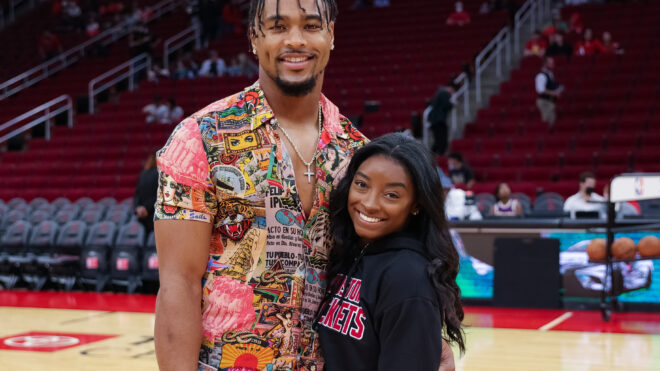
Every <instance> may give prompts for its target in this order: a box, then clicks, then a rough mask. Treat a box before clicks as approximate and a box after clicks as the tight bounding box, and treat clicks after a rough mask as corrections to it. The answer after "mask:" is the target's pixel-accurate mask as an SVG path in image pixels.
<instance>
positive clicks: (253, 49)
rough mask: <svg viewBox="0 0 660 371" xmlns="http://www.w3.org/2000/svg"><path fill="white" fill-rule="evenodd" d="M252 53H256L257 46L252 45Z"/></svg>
mask: <svg viewBox="0 0 660 371" xmlns="http://www.w3.org/2000/svg"><path fill="white" fill-rule="evenodd" d="M252 54H254V55H257V48H255V47H254V46H253V47H252Z"/></svg>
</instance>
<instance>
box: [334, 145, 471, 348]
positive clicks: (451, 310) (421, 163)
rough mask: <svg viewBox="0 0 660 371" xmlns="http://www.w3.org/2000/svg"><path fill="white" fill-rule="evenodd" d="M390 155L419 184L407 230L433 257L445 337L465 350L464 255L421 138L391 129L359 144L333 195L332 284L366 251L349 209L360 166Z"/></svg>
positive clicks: (431, 266) (432, 276) (430, 270)
mask: <svg viewBox="0 0 660 371" xmlns="http://www.w3.org/2000/svg"><path fill="white" fill-rule="evenodd" d="M375 155H384V156H387V157H389V158H391V159H393V160H394V161H396V162H398V163H399V164H401V166H403V167H404V168H405V169H406V170H407V171H408V173H409V175H410V178H411V179H412V181H413V184H414V187H415V197H416V202H417V204H418V205H419V213H418V214H417V215H414V216H413V215H411V216H410V217H409V218H411V219H409V220H408V223H406V226H405V227H404V229H405V231H406V232H409V233H412V234H413V235H415V236H419V238H420V241H421V242H422V244H423V245H424V247H425V249H426V254H427V255H428V256H429V258H430V259H431V262H430V263H429V266H428V273H429V277H430V279H431V282H432V283H433V286H434V287H435V289H436V294H437V295H438V299H439V302H440V305H441V308H440V310H441V312H442V320H443V324H444V326H443V338H444V339H445V340H447V341H448V342H455V343H456V344H458V347H459V349H460V350H461V352H464V351H465V339H464V333H463V330H462V328H461V321H462V320H463V307H462V306H461V301H460V289H459V288H458V285H457V284H456V276H457V275H458V265H459V258H458V253H457V252H456V249H455V248H454V244H453V243H452V239H451V236H450V234H449V227H448V225H447V220H446V217H445V208H444V196H443V189H442V184H441V183H440V177H439V175H438V173H437V170H436V168H435V166H434V165H433V158H432V156H431V154H430V153H429V152H428V151H427V150H426V149H425V148H424V147H423V146H422V145H421V144H419V142H417V141H415V140H413V139H411V138H409V137H407V136H406V135H404V134H399V133H394V134H387V135H384V136H382V137H380V138H377V139H375V140H374V141H372V142H371V143H369V144H367V145H365V146H364V147H362V148H361V149H359V150H358V151H357V152H356V153H355V155H354V156H353V159H352V160H351V162H350V164H349V165H348V169H347V171H346V175H345V177H344V178H343V179H342V180H341V181H340V182H339V184H338V185H337V187H336V188H335V189H334V190H333V191H332V193H331V195H330V214H331V220H332V226H331V233H332V236H333V238H334V243H335V245H334V247H333V249H332V251H331V252H330V259H329V263H328V277H327V278H328V280H327V282H328V283H329V286H331V285H330V283H331V282H333V279H334V278H335V277H336V276H337V274H339V273H342V272H343V271H344V270H346V269H348V266H350V265H351V263H352V262H353V261H354V260H355V258H356V257H357V256H358V254H359V250H360V248H359V247H360V238H359V237H358V235H357V234H356V232H355V229H354V227H353V222H352V221H351V218H350V216H349V214H348V208H347V204H348V193H349V190H350V188H351V184H352V182H353V178H354V176H355V173H356V172H357V169H358V168H359V167H360V165H361V164H362V163H363V162H364V161H365V160H366V159H368V158H370V157H371V156H375Z"/></svg>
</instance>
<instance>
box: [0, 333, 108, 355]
mask: <svg viewBox="0 0 660 371" xmlns="http://www.w3.org/2000/svg"><path fill="white" fill-rule="evenodd" d="M115 336H116V335H94V334H70V333H57V332H26V333H22V334H16V335H11V336H7V337H4V338H0V350H24V351H30V352H55V351H58V350H62V349H69V348H73V347H76V346H80V345H84V344H90V343H94V342H97V341H101V340H105V339H109V338H113V337H115Z"/></svg>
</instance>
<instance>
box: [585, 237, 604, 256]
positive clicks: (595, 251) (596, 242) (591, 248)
mask: <svg viewBox="0 0 660 371" xmlns="http://www.w3.org/2000/svg"><path fill="white" fill-rule="evenodd" d="M605 245H606V242H605V240H604V239H602V238H594V239H593V240H591V242H590V243H589V245H588V246H587V255H589V259H591V260H603V259H605V254H606V251H605Z"/></svg>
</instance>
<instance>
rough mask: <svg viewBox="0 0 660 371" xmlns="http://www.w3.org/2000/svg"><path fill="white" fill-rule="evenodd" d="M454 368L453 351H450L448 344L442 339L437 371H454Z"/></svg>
mask: <svg viewBox="0 0 660 371" xmlns="http://www.w3.org/2000/svg"><path fill="white" fill-rule="evenodd" d="M455 368H456V365H455V364H454V351H453V350H452V349H451V346H450V345H449V343H447V342H446V341H445V339H442V357H441V358H440V368H439V369H438V371H454V370H455Z"/></svg>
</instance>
